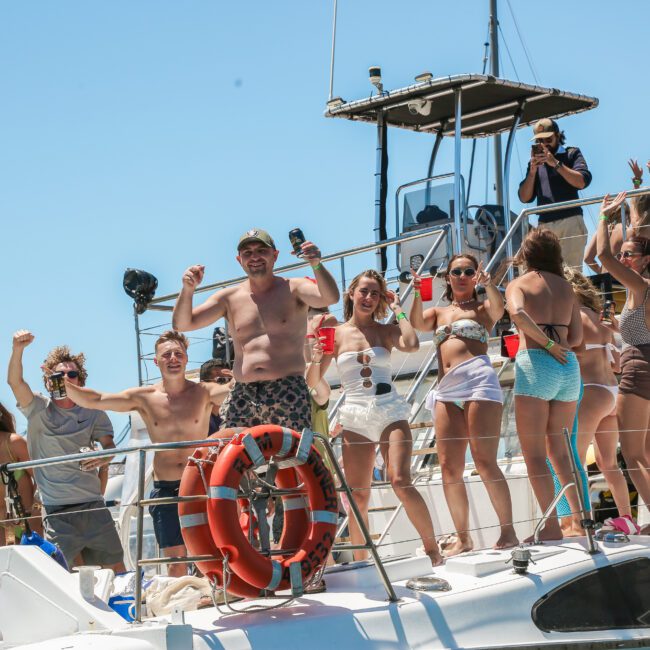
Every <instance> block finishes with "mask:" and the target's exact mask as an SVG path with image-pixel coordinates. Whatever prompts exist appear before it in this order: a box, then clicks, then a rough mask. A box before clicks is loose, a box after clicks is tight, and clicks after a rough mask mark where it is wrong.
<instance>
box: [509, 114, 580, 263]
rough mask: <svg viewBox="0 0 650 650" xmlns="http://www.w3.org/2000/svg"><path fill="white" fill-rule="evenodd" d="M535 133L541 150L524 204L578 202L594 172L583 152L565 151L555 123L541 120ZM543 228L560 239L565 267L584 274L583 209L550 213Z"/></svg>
mask: <svg viewBox="0 0 650 650" xmlns="http://www.w3.org/2000/svg"><path fill="white" fill-rule="evenodd" d="M533 133H534V136H533V141H534V142H535V144H536V145H539V146H538V147H536V146H535V145H533V150H532V152H531V157H530V162H529V163H528V169H527V170H526V178H524V180H523V181H522V182H521V183H520V185H519V199H520V200H521V201H522V203H531V202H532V201H533V200H534V199H537V205H548V204H549V203H559V202H560V201H571V200H573V199H577V198H578V190H582V189H584V188H585V187H587V186H588V185H589V183H591V172H590V171H589V169H588V168H587V163H586V162H585V159H584V157H583V155H582V153H581V151H580V149H578V148H577V147H566V148H565V147H564V142H565V136H564V132H563V131H560V129H559V127H558V125H557V122H555V121H554V120H550V119H547V118H544V119H542V120H539V122H537V123H536V124H535V126H534V127H533ZM536 149H538V151H535V150H536ZM539 224H540V225H542V224H543V225H544V226H545V227H546V228H548V229H549V230H552V231H553V232H554V233H555V234H556V235H557V236H558V237H559V238H560V243H561V245H562V257H563V258H564V262H565V264H567V265H569V266H571V267H572V268H575V269H577V270H581V269H582V258H583V256H584V250H585V246H586V245H587V228H586V226H585V222H584V219H583V217H582V208H579V207H578V208H566V209H564V210H554V211H552V212H546V213H544V214H542V215H540V217H539Z"/></svg>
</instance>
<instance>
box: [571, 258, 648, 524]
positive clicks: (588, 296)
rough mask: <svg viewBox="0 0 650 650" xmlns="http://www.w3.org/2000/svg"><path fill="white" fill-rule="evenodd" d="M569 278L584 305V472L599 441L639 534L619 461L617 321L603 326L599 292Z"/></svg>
mask: <svg viewBox="0 0 650 650" xmlns="http://www.w3.org/2000/svg"><path fill="white" fill-rule="evenodd" d="M565 275H566V278H567V280H568V281H569V282H570V283H571V285H572V286H573V291H574V293H575V294H576V297H577V298H578V302H579V303H580V316H581V319H582V331H583V339H582V341H583V343H584V349H583V350H579V352H578V362H579V364H580V374H581V376H582V381H583V384H584V393H583V395H582V401H581V402H580V408H579V410H578V445H577V446H578V457H579V458H580V462H581V463H582V465H583V466H584V465H585V463H586V459H587V450H588V449H589V445H590V444H591V442H592V441H595V446H594V450H595V452H596V464H597V465H598V469H600V471H601V472H602V473H603V476H604V477H605V481H607V485H608V486H609V489H610V491H611V493H612V496H613V497H614V503H615V504H616V508H617V509H618V514H619V517H625V518H627V519H628V520H629V521H630V522H632V523H633V527H634V528H635V532H638V527H636V523H635V522H634V521H633V519H632V509H631V508H630V494H629V492H628V489H627V482H626V480H625V477H624V476H623V472H622V471H621V468H620V467H619V466H618V461H617V459H616V448H617V446H618V424H617V421H616V397H617V395H618V382H617V381H616V377H615V375H614V372H620V357H621V355H620V353H619V351H618V349H617V348H616V346H615V345H614V333H613V331H612V328H613V327H615V326H616V325H615V322H616V321H615V319H616V317H615V316H614V315H613V314H612V315H611V318H612V325H610V324H608V323H607V322H602V321H601V313H602V309H603V301H602V298H601V297H600V294H599V293H598V291H597V290H596V287H594V285H593V284H591V282H590V281H589V280H587V278H585V276H584V275H582V273H578V272H577V271H572V270H569V269H567V270H566V271H565ZM628 528H629V526H628Z"/></svg>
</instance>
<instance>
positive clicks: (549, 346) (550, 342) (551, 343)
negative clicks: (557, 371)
mask: <svg viewBox="0 0 650 650" xmlns="http://www.w3.org/2000/svg"><path fill="white" fill-rule="evenodd" d="M554 345H555V341H553V339H549V340H548V342H547V343H546V345H545V346H544V349H545V350H546V351H547V352H548V351H549V350H550V349H551V348H552V347H553V346H554Z"/></svg>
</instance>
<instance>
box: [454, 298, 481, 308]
mask: <svg viewBox="0 0 650 650" xmlns="http://www.w3.org/2000/svg"><path fill="white" fill-rule="evenodd" d="M475 300H476V298H470V299H469V300H452V302H451V306H452V307H460V306H461V305H469V303H470V302H475Z"/></svg>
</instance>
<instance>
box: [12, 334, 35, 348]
mask: <svg viewBox="0 0 650 650" xmlns="http://www.w3.org/2000/svg"><path fill="white" fill-rule="evenodd" d="M33 340H34V335H33V334H32V333H31V332H30V331H29V330H18V331H17V332H16V333H15V334H14V348H15V349H18V350H23V349H25V348H26V347H27V346H28V345H29V344H30V343H31V342H32V341H33Z"/></svg>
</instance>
